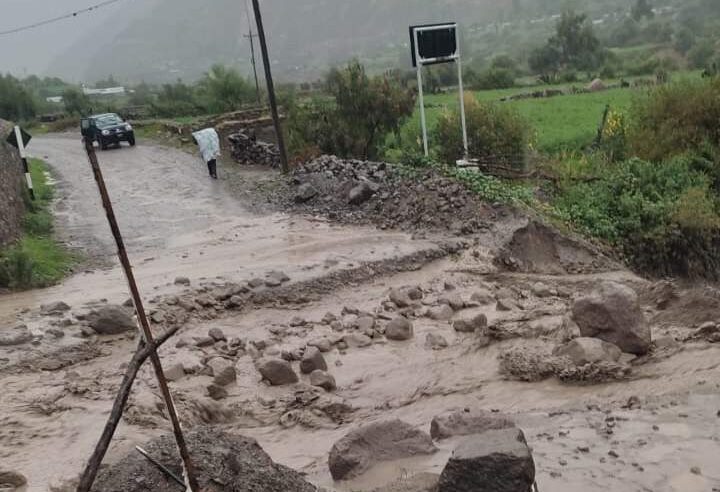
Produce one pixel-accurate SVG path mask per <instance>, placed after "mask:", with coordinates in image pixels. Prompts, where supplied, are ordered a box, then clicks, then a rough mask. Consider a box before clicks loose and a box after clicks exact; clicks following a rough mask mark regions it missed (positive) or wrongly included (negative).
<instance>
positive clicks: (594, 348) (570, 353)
mask: <svg viewBox="0 0 720 492" xmlns="http://www.w3.org/2000/svg"><path fill="white" fill-rule="evenodd" d="M553 355H556V356H559V357H568V358H569V359H570V360H572V361H573V364H576V365H578V366H584V365H585V364H591V363H593V362H617V361H618V360H620V356H621V355H622V351H621V350H620V349H619V348H618V346H617V345H613V344H612V343H608V342H604V341H602V340H600V339H599V338H587V337H581V338H576V339H574V340H571V341H570V342H568V343H567V344H565V345H561V346H560V347H558V348H556V349H555V350H554V351H553Z"/></svg>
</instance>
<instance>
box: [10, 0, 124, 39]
mask: <svg viewBox="0 0 720 492" xmlns="http://www.w3.org/2000/svg"><path fill="white" fill-rule="evenodd" d="M122 1H123V0H105V1H104V2H100V3H98V4H95V5H91V6H90V7H86V8H84V9H81V10H76V11H75V12H70V13H69V14H65V15H61V16H59V17H54V18H52V19H47V20H44V21H40V22H36V23H34V24H28V25H26V26H22V27H16V28H15V29H9V30H7V31H0V36H7V35H10V34H16V33H19V32H22V31H29V30H30V29H37V28H38V27H42V26H46V25H48V24H53V23H55V22H60V21H62V20H65V19H72V18H74V17H77V16H78V15H80V14H87V13H89V12H93V11H95V10H98V9H101V8H103V7H107V6H108V5H111V4H113V3H118V2H122Z"/></svg>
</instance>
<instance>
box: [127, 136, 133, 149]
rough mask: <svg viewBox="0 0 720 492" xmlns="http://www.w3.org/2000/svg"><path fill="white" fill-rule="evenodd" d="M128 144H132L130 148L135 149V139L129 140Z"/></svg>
mask: <svg viewBox="0 0 720 492" xmlns="http://www.w3.org/2000/svg"><path fill="white" fill-rule="evenodd" d="M128 143H129V144H130V147H135V137H130V138H128Z"/></svg>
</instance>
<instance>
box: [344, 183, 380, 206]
mask: <svg viewBox="0 0 720 492" xmlns="http://www.w3.org/2000/svg"><path fill="white" fill-rule="evenodd" d="M374 194H375V191H374V190H373V188H372V186H370V184H369V183H366V182H362V183H360V184H359V185H357V186H355V187H354V188H353V189H352V190H350V193H348V203H349V204H350V205H362V204H363V203H365V202H366V201H368V200H370V198H371V197H372V196H373V195H374Z"/></svg>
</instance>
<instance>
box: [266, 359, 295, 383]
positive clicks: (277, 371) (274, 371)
mask: <svg viewBox="0 0 720 492" xmlns="http://www.w3.org/2000/svg"><path fill="white" fill-rule="evenodd" d="M257 368H258V371H259V372H260V374H262V377H263V378H264V379H266V380H267V381H268V382H269V383H270V384H271V385H272V386H282V385H284V384H293V383H297V382H298V381H299V379H298V375H297V374H295V371H293V368H292V366H291V365H290V363H289V362H288V361H286V360H283V359H271V358H265V359H261V360H259V361H258V364H257Z"/></svg>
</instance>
